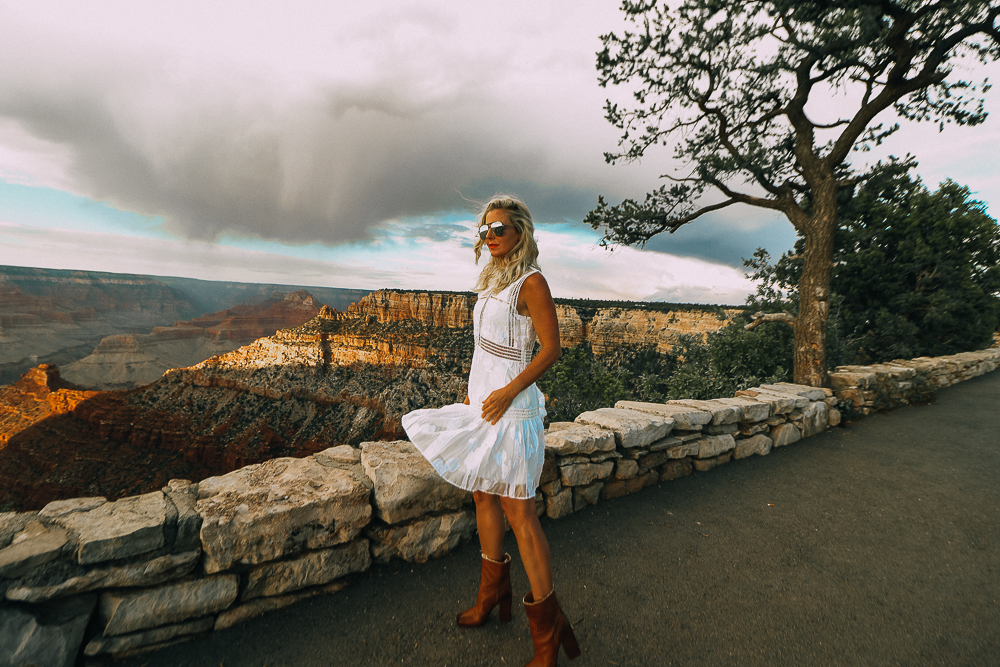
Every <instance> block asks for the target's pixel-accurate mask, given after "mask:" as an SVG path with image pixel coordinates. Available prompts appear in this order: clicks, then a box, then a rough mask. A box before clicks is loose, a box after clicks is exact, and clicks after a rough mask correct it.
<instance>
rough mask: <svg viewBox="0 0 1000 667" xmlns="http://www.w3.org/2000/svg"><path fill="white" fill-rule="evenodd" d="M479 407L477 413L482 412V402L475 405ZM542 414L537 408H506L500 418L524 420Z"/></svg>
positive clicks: (538, 416) (535, 417)
mask: <svg viewBox="0 0 1000 667" xmlns="http://www.w3.org/2000/svg"><path fill="white" fill-rule="evenodd" d="M476 407H477V408H478V409H479V414H482V412H483V404H482V403H479V404H478V405H477V406H476ZM541 416H542V411H541V410H539V409H538V408H507V411H506V412H505V413H503V416H502V417H500V419H508V420H511V421H524V420H526V419H540V418H541Z"/></svg>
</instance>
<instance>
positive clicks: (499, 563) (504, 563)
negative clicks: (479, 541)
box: [479, 551, 510, 565]
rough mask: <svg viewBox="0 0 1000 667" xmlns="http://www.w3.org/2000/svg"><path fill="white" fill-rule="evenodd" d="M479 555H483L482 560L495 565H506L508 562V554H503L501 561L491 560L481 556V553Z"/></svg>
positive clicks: (484, 555)
mask: <svg viewBox="0 0 1000 667" xmlns="http://www.w3.org/2000/svg"><path fill="white" fill-rule="evenodd" d="M479 553H481V554H482V555H483V560H488V561H489V562H491V563H496V564H497V565H506V564H507V563H509V562H510V554H504V555H503V560H493V559H492V558H490V557H489V556H487V555H486V554H483V552H481V551H480V552H479Z"/></svg>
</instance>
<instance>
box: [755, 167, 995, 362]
mask: <svg viewBox="0 0 1000 667" xmlns="http://www.w3.org/2000/svg"><path fill="white" fill-rule="evenodd" d="M914 166H915V164H914V163H913V162H912V161H895V160H894V161H891V162H889V163H888V164H879V165H878V166H877V167H876V168H875V169H874V170H873V171H872V172H871V173H870V174H869V175H868V176H866V178H865V181H864V183H863V185H861V186H860V187H859V189H858V191H857V193H856V194H855V196H854V197H853V198H851V199H850V200H848V201H847V202H845V204H844V206H842V207H841V215H840V226H839V229H838V231H837V235H836V237H835V242H834V243H835V248H834V255H833V260H834V268H833V275H832V279H831V287H832V289H833V291H834V293H835V294H836V295H837V300H838V302H839V308H838V311H839V312H838V313H837V317H836V318H833V319H831V322H833V321H834V320H836V321H837V325H838V327H839V330H842V331H843V336H842V338H843V343H842V347H843V348H844V354H843V355H842V356H845V357H848V358H849V360H851V361H856V362H862V363H866V362H878V361H887V360H891V359H898V358H912V357H917V356H924V355H926V356H939V355H944V354H954V353H956V352H962V351H966V350H974V349H980V348H982V347H985V346H986V345H988V344H989V343H990V341H991V339H992V335H993V332H995V331H996V330H997V327H998V325H1000V227H998V225H997V222H996V221H995V220H993V219H992V218H991V217H990V216H989V215H987V213H986V210H985V207H984V206H983V204H982V203H980V202H978V201H975V200H972V199H971V198H970V192H969V190H968V188H965V187H962V186H959V185H958V184H956V183H954V182H952V181H945V182H944V183H942V184H941V186H940V188H939V189H938V190H937V191H936V192H933V193H932V192H930V191H929V190H928V189H927V188H926V187H925V186H924V185H923V184H922V183H921V182H920V179H919V178H915V177H912V176H910V175H909V171H910V169H911V168H912V167H914ZM801 250H802V240H801V239H800V240H799V241H798V242H797V243H796V249H795V252H796V255H792V256H786V257H783V258H782V259H781V260H779V261H778V264H777V266H776V267H774V270H773V280H774V281H775V282H776V283H778V284H780V285H784V286H786V287H787V286H788V285H790V284H792V283H794V282H795V281H796V280H797V277H798V274H799V272H800V271H801V261H800V260H798V258H797V254H798V253H800V252H801ZM835 333H837V332H835Z"/></svg>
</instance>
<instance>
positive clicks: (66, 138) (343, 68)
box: [0, 3, 616, 244]
mask: <svg viewBox="0 0 1000 667" xmlns="http://www.w3.org/2000/svg"><path fill="white" fill-rule="evenodd" d="M41 6H42V7H46V6H48V5H47V3H42V5H41ZM142 6H143V7H144V8H146V9H149V10H150V12H151V14H150V17H152V18H153V19H154V20H155V21H158V22H159V23H160V26H159V29H158V30H155V29H152V28H150V26H149V25H148V23H149V19H148V18H147V20H146V21H140V18H141V13H140V12H136V11H135V10H131V11H124V12H122V15H121V16H118V15H116V14H114V13H113V12H110V11H109V10H108V7H109V6H108V5H107V4H102V3H97V7H96V12H95V13H96V16H88V15H84V14H81V13H79V12H77V13H76V14H75V18H76V19H78V20H80V21H83V22H84V26H85V28H86V29H88V30H93V31H96V32H98V33H102V32H103V33H104V34H103V35H95V34H93V33H92V32H84V30H83V29H74V28H73V27H72V26H71V25H70V24H69V23H68V21H67V19H66V18H65V17H58V16H57V15H55V14H54V15H52V16H50V17H48V18H50V19H51V24H50V22H47V21H43V20H42V17H43V15H44V11H43V10H38V12H39V13H38V14H30V13H24V12H22V13H17V12H16V11H15V10H13V9H10V8H7V9H6V13H7V16H5V17H3V16H0V18H5V19H7V21H6V26H7V27H6V28H5V29H4V30H3V32H4V33H5V34H4V35H3V37H4V39H2V40H0V81H2V82H3V85H4V88H5V95H4V96H3V97H2V98H0V116H3V117H6V119H7V125H8V126H16V127H17V128H19V129H20V130H21V137H20V139H21V143H22V144H23V143H25V141H27V138H30V140H31V141H33V142H34V144H33V146H31V148H32V149H33V150H34V155H36V156H37V159H36V163H37V165H36V166H38V165H40V167H39V168H41V169H45V168H46V167H45V166H46V164H49V163H51V164H50V166H51V165H56V166H55V167H52V169H53V171H56V172H58V173H55V174H50V178H49V181H50V182H58V183H59V184H60V186H61V187H67V188H69V189H71V190H73V191H75V192H77V193H78V194H83V195H86V196H88V197H91V198H94V199H98V200H102V201H107V202H109V203H110V204H111V205H113V206H115V207H117V208H121V209H127V210H132V211H135V212H137V213H140V214H143V215H156V216H162V217H163V218H164V219H165V226H166V229H167V230H168V231H170V232H172V233H173V234H175V235H176V236H178V237H180V238H190V239H198V240H213V239H216V238H218V237H219V236H220V235H223V234H235V235H245V236H251V237H259V238H264V239H275V240H281V241H284V242H292V243H306V242H314V241H320V242H325V243H331V244H334V243H341V242H345V241H356V240H362V239H366V238H368V236H369V230H370V229H371V228H372V227H373V226H375V225H378V224H379V223H382V222H384V221H386V220H391V219H394V218H398V217H401V216H417V215H423V214H428V213H433V212H437V211H442V210H445V211H446V210H451V209H454V208H456V207H459V208H460V207H465V206H467V203H466V202H465V200H464V199H463V195H464V196H465V197H484V196H489V195H490V194H493V192H494V191H496V190H499V189H508V188H507V187H506V186H509V185H510V184H515V185H519V186H521V189H522V190H527V191H530V192H531V193H532V194H536V193H537V195H538V200H539V206H538V207H537V208H538V210H539V211H540V212H541V213H542V214H543V215H545V216H547V217H551V218H554V219H565V218H567V217H577V218H578V217H579V216H580V215H582V212H585V211H586V210H589V208H590V207H591V206H592V205H593V203H594V201H595V200H596V194H597V192H599V191H601V190H603V189H605V188H604V186H605V185H606V181H607V180H608V179H607V178H606V173H607V172H605V175H602V174H601V172H602V171H603V170H606V167H605V166H604V165H603V161H602V160H601V159H600V149H601V148H602V143H601V138H600V137H598V138H596V140H595V138H591V139H590V140H589V141H584V142H581V141H580V139H581V137H582V136H584V135H586V134H587V133H588V129H589V128H588V127H587V124H595V123H599V124H601V127H602V128H603V126H605V125H607V124H606V123H604V121H603V119H602V118H601V109H600V95H599V93H598V92H597V90H598V89H597V86H596V85H594V70H593V62H592V58H593V56H592V53H593V52H592V51H591V52H590V53H587V56H588V57H587V58H586V59H581V58H580V57H579V56H580V55H581V54H583V53H586V51H582V52H581V51H579V50H578V49H576V48H575V45H574V48H573V49H572V50H571V51H570V50H568V49H567V48H566V47H567V45H566V44H560V43H559V39H560V35H559V34H556V35H555V36H554V37H555V40H554V41H552V42H551V43H549V44H548V45H547V46H543V47H541V48H539V47H538V45H536V46H535V47H534V48H533V49H530V50H529V49H523V48H519V47H521V46H523V45H524V44H525V43H526V41H527V40H529V39H530V38H531V36H532V32H539V31H541V27H540V25H541V24H540V21H541V20H544V19H545V17H546V16H547V15H548V14H550V13H551V12H550V11H549V12H547V11H539V12H535V16H534V19H533V21H531V22H529V23H528V25H527V26H525V30H523V31H522V32H520V33H518V32H516V31H515V32H512V33H508V32H507V31H506V30H505V29H504V28H506V27H513V24H515V23H517V22H518V21H519V19H517V18H516V16H515V15H514V14H511V15H509V16H508V15H503V14H501V15H497V14H490V13H484V12H483V11H478V12H467V13H466V14H468V15H467V16H464V17H463V18H461V19H458V18H455V17H456V16H459V17H462V15H463V14H462V13H458V14H456V13H454V12H452V11H450V10H449V9H448V8H447V7H444V6H437V8H436V9H435V7H434V6H428V7H425V6H423V5H421V4H410V5H407V4H405V3H404V4H403V5H401V6H399V7H397V11H395V12H392V13H390V12H388V11H377V10H371V11H368V12H364V11H362V12H361V13H360V14H358V13H355V14H346V15H343V14H344V12H332V11H330V10H329V9H323V7H322V5H319V4H307V5H306V6H305V8H306V9H308V12H309V13H308V14H307V20H308V21H317V20H323V19H326V20H328V21H330V24H329V25H330V26H331V28H332V30H331V31H330V32H329V33H327V34H326V35H325V36H326V39H328V40H329V41H330V42H331V43H330V44H324V43H322V42H319V41H318V30H317V27H316V26H313V25H306V24H305V23H303V22H301V21H300V22H294V23H292V24H289V21H288V19H287V14H288V13H289V11H288V9H287V8H282V9H281V12H280V14H281V16H282V17H285V18H279V17H278V16H277V15H276V14H277V13H276V12H275V10H274V9H273V7H272V8H268V6H267V5H260V4H258V5H257V6H256V10H257V11H258V12H259V13H260V15H259V16H258V18H257V20H256V21H252V20H248V19H247V15H248V13H246V12H241V13H240V14H239V16H235V15H234V16H232V17H230V18H231V19H232V22H231V23H226V24H225V29H224V30H223V31H222V32H220V33H217V34H211V35H208V34H206V33H207V32H210V31H208V30H207V29H206V27H205V26H203V25H200V24H199V23H198V22H194V23H188V24H185V23H182V22H180V21H179V20H178V19H179V18H180V17H182V16H183V14H184V12H185V11H187V10H186V9H184V8H183V7H182V8H181V9H180V10H179V11H178V12H174V13H164V12H163V11H162V10H158V9H155V8H152V7H151V6H150V5H149V4H143V5H142ZM567 6H568V5H567ZM48 8H49V9H50V10H51V9H52V7H51V6H48ZM69 13H70V14H73V13H74V12H73V11H72V10H70V11H69ZM216 13H217V12H216ZM201 18H203V19H204V21H206V22H207V23H209V24H212V23H213V22H218V23H220V24H222V23H223V18H225V17H222V16H214V15H213V13H212V12H209V14H208V15H207V16H205V17H201ZM476 18H479V19H482V20H483V24H481V25H477V24H475V21H474V19H476ZM487 19H500V20H499V22H498V23H499V25H498V26H496V27H497V28H498V29H496V30H494V29H491V28H490V27H489V26H490V24H489V23H487V22H486V20H487ZM102 20H103V21H105V22H111V23H113V24H114V25H112V26H111V27H108V26H106V25H103V24H101V21H102ZM272 21H273V22H276V26H275V27H276V28H277V29H278V30H281V31H282V32H281V33H279V34H273V33H270V34H269V31H268V29H267V28H268V25H269V22H272ZM135 31H138V32H139V33H140V35H145V36H147V37H148V38H149V41H148V42H145V43H143V44H142V49H141V51H140V50H139V44H137V43H136V42H137V41H138V39H137V37H136V36H134V35H131V36H130V34H129V32H135ZM241 31H242V32H241ZM596 34H597V30H596V29H595V30H594V33H593V35H594V37H593V41H594V44H593V45H592V47H591V48H594V47H596V44H597V40H596ZM501 35H502V36H503V38H502V39H501V38H500V37H501ZM512 35H514V36H513V37H512ZM100 36H106V37H107V38H108V39H107V41H101V39H100V38H99V37H100ZM265 36H267V37H269V38H270V39H269V40H268V41H264V42H261V41H254V40H252V39H250V38H251V37H256V38H257V39H263V38H264V37H265ZM549 37H550V39H551V38H552V37H553V36H552V35H549ZM563 37H565V35H563ZM300 38H301V40H302V41H304V42H306V43H309V44H312V45H313V46H314V47H316V48H317V51H316V52H315V53H312V54H309V53H306V52H303V51H301V50H300V49H297V48H296V46H297V45H296V41H297V40H298V39H300ZM204 40H208V42H207V44H206V42H205V41H204ZM53 42H56V43H58V44H60V48H58V49H52V48H51V44H52V43H53ZM276 43H277V45H278V47H280V48H278V47H276ZM542 44H545V43H544V42H542ZM253 47H257V48H259V49H261V50H264V51H267V52H269V54H270V56H271V60H270V61H268V62H262V59H261V57H260V56H258V55H255V49H254V48H253ZM282 48H287V49H290V52H289V53H285V52H282V51H281V49H282ZM568 54H569V55H568ZM323 59H329V60H332V61H334V62H335V63H337V64H336V65H335V66H334V65H329V64H323V63H320V62H317V60H323ZM296 66H299V67H298V69H297V68H296ZM584 88H586V89H587V90H588V91H590V92H589V93H587V94H585V95H583V98H588V96H589V99H588V100H587V101H588V104H587V106H588V107H589V109H588V111H587V113H586V114H585V117H586V118H587V119H588V120H587V123H586V124H584V125H582V126H581V125H580V124H579V123H578V122H577V123H576V124H575V125H574V122H575V121H579V120H580V111H579V109H578V108H577V107H579V106H580V101H581V95H580V94H579V93H571V92H570V91H571V90H579V89H584ZM567 95H572V97H571V98H570V99H571V101H572V104H570V105H568V107H567V108H568V109H572V110H571V111H568V112H565V113H564V111H563V109H562V108H561V106H560V105H559V102H560V98H561V96H563V97H565V96H567ZM605 133H606V135H607V137H608V138H609V139H610V138H611V137H613V134H614V131H613V128H611V127H610V126H608V127H607V128H606V129H605ZM8 134H10V132H8ZM590 134H593V133H590ZM581 143H583V144H585V145H586V148H585V149H582V148H581ZM48 149H51V153H52V154H47V151H48ZM56 153H57V154H58V157H59V159H56V157H54V156H53V154H56ZM581 153H587V154H589V156H590V158H592V159H591V160H588V162H589V164H587V165H586V166H582V165H583V164H584V162H583V161H582V160H581V159H580V157H581ZM24 155H25V151H24V150H21V151H20V152H17V153H16V154H15V158H20V159H22V160H23V159H24ZM22 164H23V162H22ZM8 172H9V170H8ZM23 178H26V177H24V176H23V175H22V179H23ZM36 180H41V181H43V182H44V181H45V178H44V177H43V176H40V177H36ZM610 180H611V181H612V182H614V181H615V180H616V179H615V178H614V177H612V178H611V179H610ZM550 190H551V191H550Z"/></svg>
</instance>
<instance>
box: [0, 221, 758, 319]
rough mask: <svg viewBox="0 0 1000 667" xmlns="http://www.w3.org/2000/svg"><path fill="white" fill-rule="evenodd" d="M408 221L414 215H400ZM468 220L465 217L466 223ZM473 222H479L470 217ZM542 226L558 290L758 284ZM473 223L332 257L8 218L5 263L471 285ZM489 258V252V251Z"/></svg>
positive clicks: (636, 295) (640, 294)
mask: <svg viewBox="0 0 1000 667" xmlns="http://www.w3.org/2000/svg"><path fill="white" fill-rule="evenodd" d="M400 225H401V228H402V229H403V231H404V232H405V231H407V230H409V229H410V228H411V224H410V223H400ZM460 225H461V223H456V226H460ZM468 227H470V228H471V224H470V225H468ZM563 227H564V228H563V229H560V230H556V231H549V230H543V229H539V230H537V233H536V237H537V239H538V243H539V248H540V252H541V255H540V257H539V263H540V264H541V266H542V270H543V273H544V274H545V276H546V278H547V280H548V281H549V284H550V286H551V289H552V293H553V294H554V295H555V296H557V297H565V298H590V299H623V300H633V301H634V300H643V299H646V300H658V301H675V302H684V303H715V304H738V303H742V302H743V300H744V298H745V297H746V295H747V293H748V292H750V291H752V286H751V285H750V283H749V281H747V280H746V279H745V278H744V277H743V274H742V273H741V272H739V271H737V270H736V269H733V268H731V267H728V266H723V265H719V264H711V263H709V262H703V261H701V260H696V259H690V258H683V257H675V256H672V255H668V254H666V253H659V252H649V251H639V250H635V249H634V248H620V249H618V250H616V251H615V252H613V253H609V252H608V251H606V250H604V249H602V248H600V247H598V246H596V245H595V243H594V240H595V239H594V237H590V238H581V236H580V235H579V234H578V233H577V232H575V231H572V230H569V229H568V228H567V226H563ZM468 236H471V232H466V231H465V230H463V231H462V232H461V233H453V234H451V235H450V236H448V237H446V238H443V239H437V240H432V239H430V238H428V237H426V236H407V235H405V234H402V235H392V236H387V237H386V238H385V240H384V242H383V243H381V244H380V245H379V246H378V247H377V248H371V247H361V248H351V247H345V248H341V249H338V250H335V251H333V252H331V253H330V259H316V258H303V257H295V256H293V255H291V254H286V253H282V252H281V247H280V246H277V245H274V246H273V247H274V251H273V252H264V251H259V250H250V249H246V248H237V247H233V246H226V245H221V244H215V243H205V242H199V241H164V240H159V239H150V238H141V237H134V236H121V235H116V234H108V233H100V232H81V231H77V230H59V229H40V228H36V227H30V226H26V225H19V224H16V223H10V222H0V264H9V265H16V266H37V267H47V268H57V269H78V270H88V271H112V272H118V273H139V274H150V275H161V276H187V277H192V278H201V279H203V280H228V281H239V282H259V283H278V284H288V285H316V286H322V287H348V288H360V289H379V288H384V287H389V288H392V287H395V288H402V289H431V290H450V291H468V290H471V289H472V286H473V285H474V283H475V281H476V277H477V276H478V274H479V270H480V269H481V268H482V266H483V264H482V263H480V265H479V266H478V267H477V266H476V265H475V264H474V256H473V253H472V248H471V245H470V243H469V239H468ZM484 260H485V258H484Z"/></svg>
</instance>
